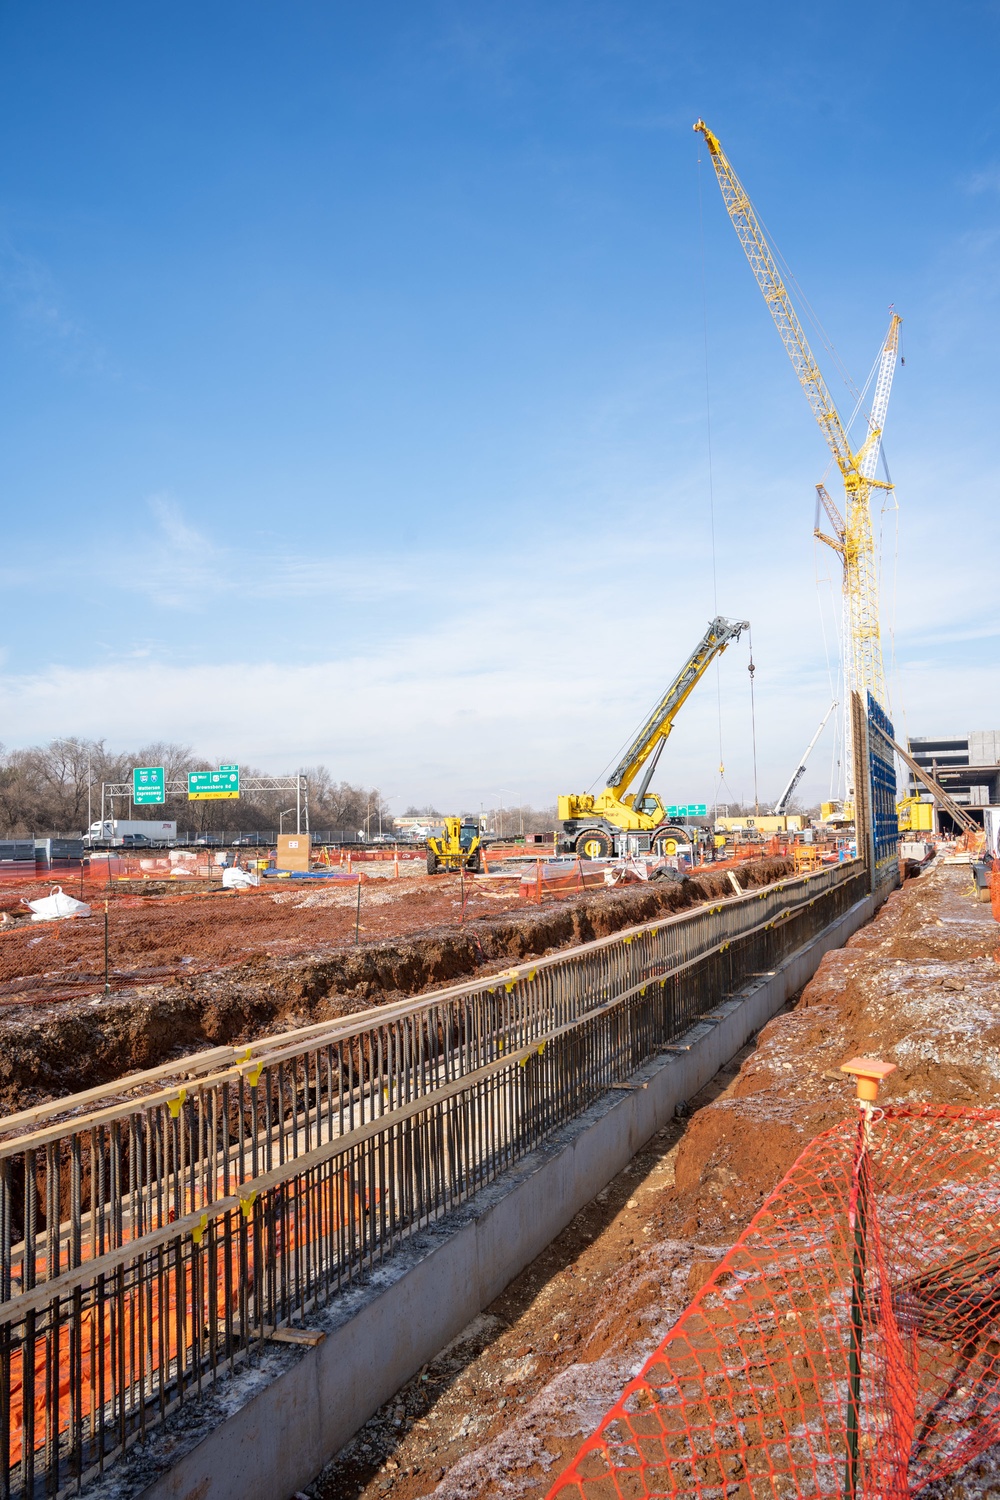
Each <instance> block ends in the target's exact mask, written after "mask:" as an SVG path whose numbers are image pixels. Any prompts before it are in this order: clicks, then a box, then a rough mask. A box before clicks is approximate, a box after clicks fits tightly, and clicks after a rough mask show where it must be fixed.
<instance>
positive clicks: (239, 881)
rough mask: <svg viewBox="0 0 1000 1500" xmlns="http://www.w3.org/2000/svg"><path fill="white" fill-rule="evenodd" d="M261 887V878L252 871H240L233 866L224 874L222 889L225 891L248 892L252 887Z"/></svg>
mask: <svg viewBox="0 0 1000 1500" xmlns="http://www.w3.org/2000/svg"><path fill="white" fill-rule="evenodd" d="M255 885H260V876H259V875H255V874H254V872H253V871H252V870H240V869H238V868H237V867H236V866H235V865H233V866H232V867H231V868H230V869H228V870H223V872H222V889H223V890H224V891H248V890H250V888H251V886H255Z"/></svg>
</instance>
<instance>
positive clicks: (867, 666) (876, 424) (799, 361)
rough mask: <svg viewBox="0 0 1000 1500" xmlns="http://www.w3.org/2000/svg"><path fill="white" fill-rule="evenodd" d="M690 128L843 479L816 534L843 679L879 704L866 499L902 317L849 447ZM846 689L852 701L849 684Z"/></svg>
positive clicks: (740, 211)
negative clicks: (840, 514)
mask: <svg viewBox="0 0 1000 1500" xmlns="http://www.w3.org/2000/svg"><path fill="white" fill-rule="evenodd" d="M694 128H695V130H697V131H699V132H700V133H701V134H702V135H703V136H704V138H705V144H706V146H707V147H708V152H709V156H710V159H711V162H712V166H713V168H714V169H715V175H716V177H717V178H718V182H719V187H720V188H721V190H722V197H723V201H724V203H725V205H726V210H727V212H728V214H729V217H730V219H731V220H732V223H733V227H734V228H735V230H736V233H737V236H738V237H739V240H740V244H741V245H742V246H743V250H744V253H745V254H746V257H747V260H748V261H749V263H750V269H751V270H752V271H753V274H754V278H755V279H756V282H757V285H758V286H759V287H760V290H761V292H762V293H763V296H764V300H765V302H766V303H767V305H768V308H769V310H770V313H771V316H772V318H773V319H774V323H775V326H776V327H777V330H778V333H779V335H780V336H781V341H782V343H783V344H784V346H785V350H786V352H787V354H788V357H789V359H790V360H791V362H792V366H793V368H794V370H795V373H796V375H797V376H798V379H799V382H800V384H801V386H802V388H803V390H804V391H805V394H806V399H807V400H808V402H809V405H810V408H811V410H812V413H813V416H814V417H815V418H816V421H817V422H818V423H819V426H820V429H821V431H822V433H823V436H824V437H825V438H826V441H827V443H828V444H829V447H830V450H831V452H832V453H833V456H834V460H835V461H836V464H837V467H838V469H839V470H840V474H841V478H842V479H843V482H844V489H845V492H846V507H845V519H844V526H843V536H842V537H840V536H838V535H837V533H836V531H835V537H836V540H835V539H834V537H829V536H827V535H826V534H824V533H821V532H820V531H819V528H818V526H817V528H816V531H817V535H819V536H820V539H821V540H823V541H825V542H828V543H829V545H830V546H832V547H834V548H835V550H836V551H838V552H839V553H840V554H841V556H842V558H843V564H844V598H845V604H846V618H847V633H848V640H847V642H846V643H845V677H846V679H847V686H848V688H849V689H853V690H857V691H858V692H861V693H864V692H865V691H866V690H867V691H868V692H870V693H871V694H872V696H873V697H874V698H875V699H876V700H877V702H879V703H880V704H882V705H883V706H884V705H885V702H886V690H885V673H884V669H883V666H882V645H881V639H880V635H879V607H878V582H877V579H876V572H875V547H874V542H873V539H872V524H871V503H870V502H871V491H872V489H873V488H887V486H885V485H882V484H880V483H879V481H878V480H876V479H875V478H874V474H875V465H876V463H877V461H878V455H879V448H880V444H881V435H882V428H883V426H884V423H885V412H886V407H887V406H888V402H889V393H890V390H891V388H892V376H893V372H894V370H895V364H896V356H897V353H898V347H899V324H900V322H901V319H900V318H899V316H898V315H897V314H896V313H893V315H892V319H891V321H890V324H889V333H888V335H887V337H886V339H885V342H884V344H883V347H882V355H881V357H880V364H879V374H878V381H877V383H876V390H875V402H874V406H873V409H872V415H871V417H870V418H869V423H868V436H867V438H866V440H865V442H864V444H863V445H862V447H861V448H860V449H859V450H858V452H855V451H854V449H853V448H852V447H851V444H850V441H849V439H848V436H847V433H846V430H845V428H844V425H843V423H842V421H841V419H840V416H839V414H838V412H837V407H836V403H835V402H834V400H833V397H832V396H831V394H830V391H829V389H828V387H827V385H826V382H825V381H824V379H823V376H822V374H821V373H820V369H819V366H818V364H817V363H816V359H815V356H814V355H813V352H812V350H811V349H810V347H809V341H808V340H807V338H806V336H805V332H804V331H803V328H802V324H801V323H800V322H799V318H798V315H797V314H796V312H795V308H794V307H793V305H792V301H791V298H790V297H789V295H788V291H787V288H786V287H785V284H784V282H783V280H782V277H781V273H780V271H779V269H778V263H777V257H776V256H775V254H774V251H773V250H772V248H771V244H770V241H769V240H768V237H767V235H766V234H765V232H764V228H763V226H762V225H761V223H760V221H759V219H758V218H757V215H756V213H755V211H754V207H753V204H752V203H751V202H750V199H749V197H748V195H747V193H746V190H745V189H744V187H743V185H742V183H741V182H740V180H739V178H738V177H737V175H736V173H735V172H734V171H733V168H732V165H731V164H730V162H729V159H728V158H727V156H726V154H725V152H724V151H723V149H722V147H721V145H720V144H719V140H718V137H717V136H715V135H713V134H712V132H711V131H710V130H709V128H708V126H707V125H706V124H705V122H704V120H698V121H697V122H696V124H695V127H694ZM824 493H825V492H824ZM822 498H823V497H822V495H821V499H822ZM841 543H842V545H841ZM847 697H848V701H850V693H849V692H848V695H847Z"/></svg>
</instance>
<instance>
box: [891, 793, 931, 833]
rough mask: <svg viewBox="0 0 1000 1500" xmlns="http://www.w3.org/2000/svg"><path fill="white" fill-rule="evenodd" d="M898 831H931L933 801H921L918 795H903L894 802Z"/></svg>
mask: <svg viewBox="0 0 1000 1500" xmlns="http://www.w3.org/2000/svg"><path fill="white" fill-rule="evenodd" d="M896 816H897V817H898V819H899V831H900V833H933V832H934V803H933V802H922V801H921V800H920V798H919V797H904V798H903V800H902V801H901V802H897V803H896Z"/></svg>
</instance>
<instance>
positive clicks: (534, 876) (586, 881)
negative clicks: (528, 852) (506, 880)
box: [517, 859, 606, 904]
mask: <svg viewBox="0 0 1000 1500" xmlns="http://www.w3.org/2000/svg"><path fill="white" fill-rule="evenodd" d="M605 868H606V866H604V865H602V864H596V865H595V864H593V863H592V862H591V861H590V860H589V859H577V860H574V861H573V863H572V864H571V865H565V864H546V863H545V861H544V860H537V861H536V863H535V865H534V867H533V868H529V869H527V870H521V871H519V872H517V873H518V874H519V875H520V879H521V895H522V896H524V897H525V898H526V899H527V900H528V901H534V902H535V903H536V904H540V903H541V901H542V898H543V897H544V896H573V895H579V894H580V892H581V891H584V890H590V889H592V888H594V887H598V886H604V885H605V884H606V882H605V878H604V871H605Z"/></svg>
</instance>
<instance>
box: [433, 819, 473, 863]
mask: <svg viewBox="0 0 1000 1500" xmlns="http://www.w3.org/2000/svg"><path fill="white" fill-rule="evenodd" d="M482 868H483V840H482V833H481V831H480V827H479V824H478V823H477V822H476V820H475V818H445V820H444V832H443V833H442V834H441V835H440V837H438V838H434V837H431V838H429V839H428V840H427V873H428V875H439V874H440V873H441V872H442V871H443V870H473V871H479V870H481V869H482Z"/></svg>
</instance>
